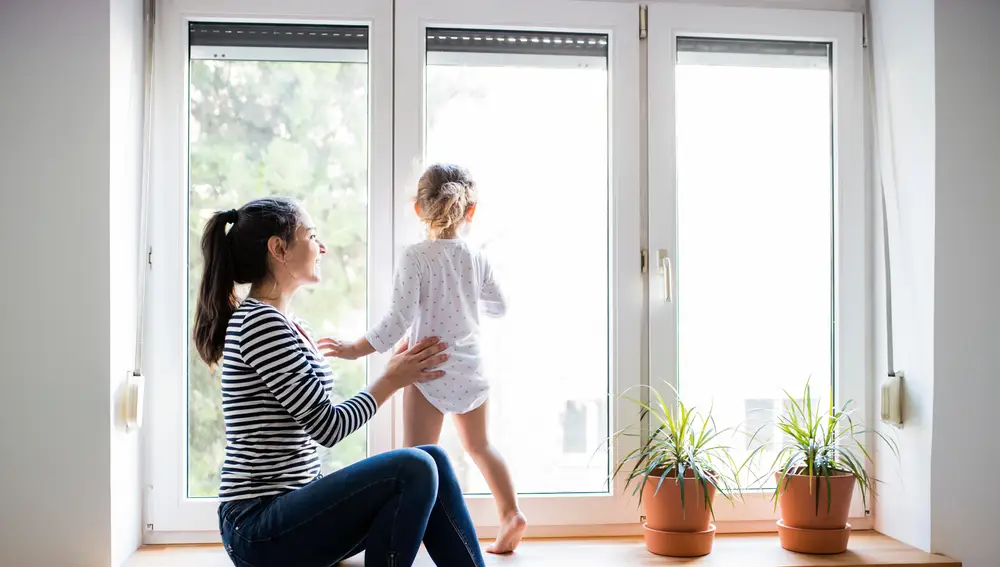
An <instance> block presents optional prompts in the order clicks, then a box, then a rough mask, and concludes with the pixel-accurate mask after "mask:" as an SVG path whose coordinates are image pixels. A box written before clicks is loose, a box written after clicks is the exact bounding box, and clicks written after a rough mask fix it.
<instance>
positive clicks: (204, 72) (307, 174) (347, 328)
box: [187, 50, 368, 497]
mask: <svg viewBox="0 0 1000 567" xmlns="http://www.w3.org/2000/svg"><path fill="white" fill-rule="evenodd" d="M265 51H266V50H265ZM258 53H259V52H258ZM288 53H289V52H288V51H285V52H282V55H281V58H286V59H287V58H289V55H288ZM361 53H364V52H363V51H361ZM293 58H294V57H293ZM351 59H352V60H358V59H359V58H358V57H353V58H351ZM360 59H361V60H362V61H363V57H362V58H360ZM190 105H191V115H190V124H189V128H190V175H191V178H190V192H189V198H190V202H189V207H190V208H189V235H188V236H189V262H190V263H189V280H188V281H189V284H188V299H189V303H188V315H189V322H190V321H193V317H194V311H195V299H196V296H197V290H198V286H199V284H200V277H201V271H202V266H203V261H202V256H201V251H200V238H201V234H202V229H203V227H204V224H205V221H206V220H207V218H208V217H209V216H210V215H211V214H212V212H214V211H216V210H225V209H229V208H232V207H236V206H239V205H240V204H242V203H244V202H246V201H247V200H250V199H253V198H255V197H262V196H267V195H286V196H291V197H294V198H297V199H300V200H301V201H302V202H303V203H304V205H305V207H306V208H307V209H308V210H309V212H310V214H311V215H312V217H313V219H314V220H315V221H316V223H317V225H318V228H319V231H320V237H321V239H322V240H323V242H324V243H325V244H326V246H327V248H328V254H327V255H326V257H325V259H324V262H323V282H322V283H321V284H320V285H318V286H315V287H312V288H308V289H305V290H303V291H301V292H300V293H299V295H298V296H297V297H296V299H295V307H296V315H298V316H299V317H301V318H303V319H304V320H305V321H306V322H308V323H309V324H310V325H311V327H312V328H313V330H314V332H316V333H331V334H332V333H333V332H334V329H336V332H337V334H339V335H343V336H360V335H361V334H363V333H364V331H365V326H366V296H367V292H366V290H367V274H366V270H367V200H368V165H367V164H368V140H367V124H368V65H367V64H366V63H363V62H329V61H326V62H294V61H253V60H250V61H224V60H192V61H191V63H190ZM189 336H190V332H189ZM331 364H332V365H333V368H334V371H335V372H336V374H337V379H336V381H335V383H334V384H335V385H334V397H335V398H337V399H342V398H344V397H347V396H350V395H352V394H354V393H356V392H357V391H358V390H360V389H361V388H362V387H363V386H364V384H365V381H366V377H365V363H364V361H353V362H350V361H339V360H337V361H331ZM218 374H219V371H218V370H216V371H215V372H214V373H213V372H211V371H210V370H209V369H208V367H207V366H206V365H205V364H204V363H202V362H201V360H200V359H199V358H198V355H197V352H196V351H195V350H194V348H193V345H192V347H191V348H190V349H189V354H188V396H187V399H188V415H187V417H188V421H187V435H188V437H187V439H188V463H187V471H188V482H187V492H188V495H189V496H191V497H214V496H216V495H217V491H218V485H219V469H220V467H221V464H222V459H223V456H224V449H225V435H224V427H223V422H222V407H221V394H220V390H219V375H218ZM365 454H366V431H365V429H362V430H360V431H358V432H356V433H355V434H354V435H352V436H351V437H349V438H348V439H346V440H344V441H343V442H341V443H339V444H338V445H337V446H336V447H334V448H332V449H330V450H327V451H325V452H324V453H323V462H324V470H325V471H330V470H334V469H338V468H340V467H343V466H345V465H347V464H350V463H353V462H355V461H357V460H359V459H361V458H364V456H365Z"/></svg>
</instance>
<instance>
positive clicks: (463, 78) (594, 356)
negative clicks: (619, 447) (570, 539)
mask: <svg viewBox="0 0 1000 567" xmlns="http://www.w3.org/2000/svg"><path fill="white" fill-rule="evenodd" d="M495 34H496V37H491V34H488V33H484V34H480V35H478V36H477V35H476V34H475V33H472V32H462V31H458V32H455V33H450V32H442V31H435V30H428V35H429V36H430V37H429V39H428V46H429V49H430V50H431V51H430V52H429V53H428V66H427V70H426V73H427V74H426V80H427V125H426V127H427V130H426V132H427V133H426V135H427V146H426V157H427V160H428V162H436V161H446V162H455V163H459V164H461V165H464V166H466V167H468V168H469V169H470V170H471V172H472V174H473V176H474V178H475V179H476V182H477V184H478V187H479V195H480V204H479V208H478V209H477V213H476V218H475V220H474V222H473V224H472V227H471V233H470V240H473V241H475V242H477V243H479V244H481V245H484V246H485V247H486V249H487V252H488V253H489V255H490V257H491V259H492V260H493V262H494V264H495V266H496V269H497V272H498V274H499V277H500V279H501V286H502V287H503V288H504V291H505V293H506V294H507V296H508V299H509V305H510V307H509V312H508V314H507V316H506V317H505V318H503V319H500V320H488V319H487V320H485V322H484V329H483V336H484V340H485V345H484V352H485V353H486V356H487V362H486V364H487V368H488V373H489V376H490V379H491V382H492V387H493V390H492V395H491V398H490V402H489V403H490V435H491V438H492V440H493V442H494V444H495V445H497V446H498V447H499V448H500V450H501V451H502V453H503V455H504V457H505V458H506V459H507V461H508V463H509V465H510V467H511V470H512V473H513V478H514V480H515V483H516V486H517V488H518V491H519V492H521V493H586V492H590V493H597V492H605V491H606V490H607V489H608V487H607V483H606V481H607V477H608V454H607V451H606V450H604V449H603V448H602V447H601V444H602V442H603V441H605V440H606V438H607V436H608V393H609V392H608V384H609V379H608V376H609V371H608V368H609V349H608V336H609V335H608V325H609V315H608V310H609V307H608V305H609V303H608V289H609V288H608V279H609V276H608V274H609V260H608V254H609V242H608V238H609V237H608V229H609V224H608V218H609V208H608V203H609V195H608V187H609V185H608V75H607V71H606V55H605V54H604V53H606V45H607V41H606V39H605V38H604V37H603V36H602V37H573V38H572V41H573V43H572V45H570V44H569V43H568V42H569V41H570V39H571V38H568V37H564V36H558V35H546V34H516V33H514V34H512V33H503V32H495ZM477 37H478V39H477ZM557 40H558V43H557ZM449 41H451V42H452V45H451V46H450V47H449V46H448V45H447V43H448V42H449ZM502 42H505V43H502ZM577 42H580V43H577ZM501 43H502V44H501ZM486 44H490V45H489V47H480V46H483V45H486ZM503 45H514V46H515V47H516V49H507V48H504V47H503ZM545 45H548V46H552V47H554V46H560V49H558V50H551V51H549V52H547V53H546V52H538V50H537V49H535V50H533V48H532V46H536V47H543V46H545ZM577 46H579V47H577ZM435 49H441V50H442V51H441V52H438V51H434V50H435ZM591 50H592V51H591ZM594 51H597V52H600V55H597V56H594V55H593V52H594ZM442 444H443V445H444V447H445V448H446V449H447V450H448V452H449V453H450V454H451V455H452V458H453V462H454V463H455V466H456V469H457V471H458V474H459V477H460V481H461V483H462V486H463V488H464V490H465V491H466V492H469V493H486V492H488V491H489V489H488V487H487V485H486V482H485V480H484V479H483V478H482V476H481V474H480V473H479V471H478V469H476V467H475V464H474V463H473V462H472V460H471V458H469V457H468V456H467V455H465V454H464V452H463V451H462V449H461V445H460V443H459V440H458V437H457V435H456V433H455V431H454V429H453V427H452V425H451V421H450V420H446V426H445V432H444V434H443V437H442Z"/></svg>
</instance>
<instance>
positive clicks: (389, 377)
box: [367, 337, 448, 407]
mask: <svg viewBox="0 0 1000 567" xmlns="http://www.w3.org/2000/svg"><path fill="white" fill-rule="evenodd" d="M446 348H448V345H447V344H446V343H442V342H440V341H439V340H438V338H437V337H430V338H427V339H424V340H422V341H420V342H418V343H417V344H415V345H413V346H412V347H411V346H410V345H409V340H405V341H403V343H402V344H401V345H399V348H397V349H396V353H395V354H394V355H392V358H391V359H390V360H389V364H388V365H386V367H385V374H383V375H382V376H381V377H380V378H379V379H378V380H375V381H374V382H372V383H371V384H369V385H368V388H367V391H368V393H369V394H371V395H372V397H373V398H375V403H377V404H378V405H379V407H382V404H384V403H385V401H386V400H388V399H389V398H391V397H392V395H393V394H395V393H396V391H397V390H399V389H401V388H405V387H407V386H409V385H410V384H413V383H414V382H422V381H424V380H437V379H438V378H440V377H442V376H444V372H442V371H440V370H434V367H435V366H437V365H439V364H441V363H442V362H444V361H446V360H448V355H447V354H443V353H442V351H443V350H444V349H446Z"/></svg>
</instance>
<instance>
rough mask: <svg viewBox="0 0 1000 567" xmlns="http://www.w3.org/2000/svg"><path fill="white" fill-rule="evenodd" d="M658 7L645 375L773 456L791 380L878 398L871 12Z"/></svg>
mask: <svg viewBox="0 0 1000 567" xmlns="http://www.w3.org/2000/svg"><path fill="white" fill-rule="evenodd" d="M650 12H651V13H650V18H649V19H650V22H651V26H652V27H651V28H650V31H649V35H650V40H649V41H650V43H649V49H650V51H649V62H650V63H649V85H650V88H649V108H650V117H649V125H650V146H649V148H650V155H649V172H650V193H649V209H648V215H649V227H650V229H649V244H650V249H651V251H652V255H651V256H652V258H653V261H654V262H655V265H654V270H653V271H652V274H651V275H652V277H651V282H650V283H651V285H650V295H649V303H650V345H649V352H650V383H651V384H652V385H653V386H654V387H657V386H662V384H663V383H664V382H666V383H667V384H669V385H670V386H673V387H676V388H677V391H678V394H679V395H680V396H681V397H682V398H683V399H684V400H685V402H686V403H687V404H689V405H693V406H696V407H698V408H701V409H702V410H704V411H707V410H708V409H709V408H711V409H712V412H713V417H714V420H715V422H716V425H717V426H718V427H720V428H729V429H731V430H733V432H734V435H733V437H732V438H731V441H730V442H729V444H730V445H731V446H732V447H733V457H734V458H735V459H736V461H737V462H742V460H743V459H744V457H745V456H746V455H748V454H749V452H750V451H752V450H753V449H755V448H756V447H760V446H764V447H766V449H765V451H764V454H763V455H762V458H761V463H762V464H763V466H765V467H766V466H768V465H770V463H771V461H772V460H773V458H774V455H775V452H776V451H777V450H778V449H779V447H780V446H781V443H782V439H781V438H780V436H779V434H778V431H777V430H776V429H775V428H774V427H773V426H769V425H768V423H769V422H772V421H773V419H774V417H775V416H776V415H777V414H778V413H779V412H781V411H782V410H783V409H784V408H785V392H786V391H787V392H788V393H790V394H792V395H800V394H801V392H802V390H803V388H804V386H805V384H806V381H807V380H811V384H812V386H813V391H814V392H816V393H817V394H818V395H820V396H822V397H823V398H824V399H825V400H826V401H829V399H830V395H834V396H835V397H836V399H837V400H838V402H839V403H843V402H844V401H846V400H849V399H853V400H855V401H856V402H859V403H860V406H859V411H860V412H861V414H862V415H863V414H864V412H865V411H866V410H865V405H864V388H865V376H866V375H867V373H868V368H867V366H866V363H865V359H866V348H867V346H866V341H867V330H866V327H865V322H864V321H865V313H866V300H865V293H864V288H865V281H866V274H865V271H866V269H867V264H866V262H865V257H866V253H865V250H866V248H865V238H866V236H865V232H864V230H860V231H859V230H858V229H857V227H859V226H865V220H864V219H865V218H866V217H865V214H866V213H865V207H866V201H865V179H864V164H863V159H862V155H863V154H862V151H861V148H862V145H863V140H862V130H861V108H860V106H859V104H858V101H859V100H860V98H861V97H860V92H861V76H860V71H861V67H860V59H859V58H860V52H859V50H858V45H857V37H858V36H857V32H858V28H857V26H858V21H857V18H855V17H853V16H852V15H849V14H841V15H831V14H823V15H820V14H815V13H795V12H787V11H785V12H780V11H770V10H762V9H736V8H721V7H700V6H651V7H650ZM661 390H662V391H663V392H664V393H665V394H669V395H673V393H672V391H670V389H669V388H666V387H663V388H661ZM754 433H758V436H757V438H756V439H755V440H753V442H751V439H750V436H752V435H753V434H754ZM755 478H756V477H755V476H750V475H749V474H747V475H745V476H744V477H743V478H742V483H743V484H744V485H745V486H750V483H751V481H752V480H753V479H755ZM770 508H771V504H770V503H769V502H765V501H764V500H763V498H762V497H761V494H759V493H758V494H752V495H750V497H749V498H748V502H747V504H746V505H739V506H736V507H735V508H730V507H719V509H718V510H717V512H718V513H721V516H720V519H733V520H760V519H763V518H767V517H770V516H771V515H772V514H773V512H772V511H771V509H770Z"/></svg>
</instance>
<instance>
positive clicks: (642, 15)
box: [639, 5, 649, 39]
mask: <svg viewBox="0 0 1000 567" xmlns="http://www.w3.org/2000/svg"><path fill="white" fill-rule="evenodd" d="M647 15H648V11H647V9H646V6H645V5H642V6H639V39H646V34H647V33H648V31H649V30H648V29H646V17H647Z"/></svg>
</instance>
